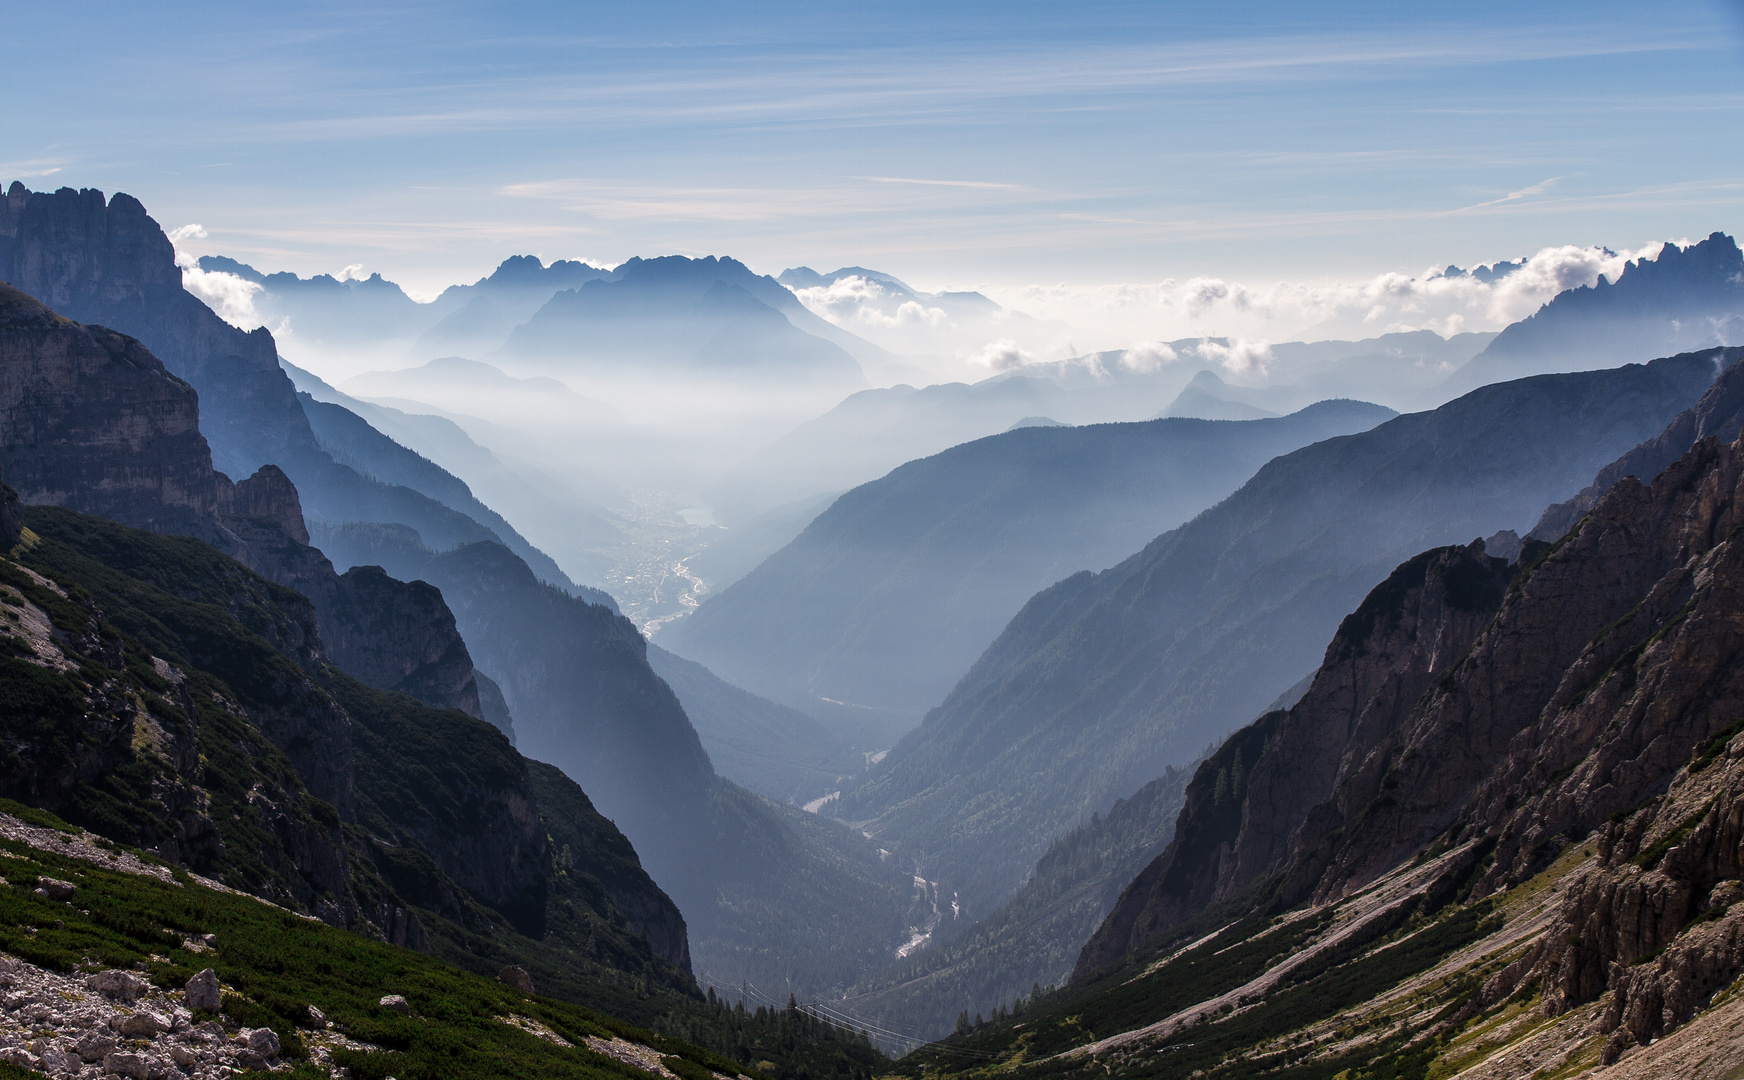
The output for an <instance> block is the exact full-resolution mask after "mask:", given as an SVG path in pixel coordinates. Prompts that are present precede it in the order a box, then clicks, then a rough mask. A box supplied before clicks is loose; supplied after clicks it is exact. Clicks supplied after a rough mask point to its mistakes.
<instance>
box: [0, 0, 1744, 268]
mask: <svg viewBox="0 0 1744 1080" xmlns="http://www.w3.org/2000/svg"><path fill="white" fill-rule="evenodd" d="M7 22H8V25H9V33H10V34H11V36H12V37H13V40H14V48H13V49H10V50H8V52H9V56H8V61H7V64H6V66H5V68H4V70H3V71H0V87H3V88H4V92H5V95H6V103H7V107H6V108H5V109H4V111H3V113H0V179H4V180H7V181H9V180H11V179H15V178H22V179H24V180H25V181H26V183H28V184H30V185H31V186H33V187H52V186H59V185H62V184H67V185H72V186H96V187H101V188H103V189H104V190H106V191H115V190H125V191H129V192H131V193H133V194H135V195H138V196H139V197H140V198H141V199H143V200H144V201H145V203H146V205H147V206H148V207H149V208H151V210H152V211H153V213H154V214H155V215H156V216H157V217H158V219H159V221H160V222H162V223H163V224H164V225H165V226H166V227H167V228H174V227H176V226H180V225H184V224H187V223H190V222H199V223H200V224H202V225H204V226H205V228H206V229H207V231H208V236H207V238H206V239H205V240H204V241H202V243H203V244H204V246H205V248H206V249H207V250H213V251H224V252H226V253H231V254H235V255H237V256H239V257H242V258H245V259H248V260H250V261H253V262H256V263H257V264H258V265H261V266H262V267H263V268H266V269H278V268H288V269H294V270H298V271H300V272H302V273H305V274H307V273H313V272H317V271H337V270H339V269H340V268H341V267H343V266H345V265H347V264H352V263H361V264H363V265H364V266H365V267H367V268H369V269H375V270H380V271H382V272H383V273H384V274H386V275H387V276H388V277H390V278H393V279H396V280H400V281H402V282H404V283H406V284H407V285H408V286H410V287H412V288H414V289H419V290H424V291H433V290H435V289H437V288H439V287H440V286H442V285H443V284H446V283H448V282H452V281H456V280H469V279H471V278H474V277H477V276H478V275H480V274H481V273H484V272H486V271H487V270H488V268H489V267H490V266H492V265H494V264H495V263H496V262H497V261H499V260H500V259H501V258H503V257H504V256H506V255H509V254H513V253H517V252H534V253H538V254H541V255H543V256H545V257H547V258H554V257H586V258H592V259H595V260H602V261H610V262H616V261H619V260H621V259H623V258H626V257H628V256H630V255H634V254H643V255H652V254H664V253H681V254H705V253H720V254H731V255H735V256H737V257H739V258H741V259H744V260H745V261H747V262H749V263H751V264H752V265H753V266H754V267H756V268H758V269H760V270H764V271H770V272H774V271H779V270H780V269H781V268H783V267H785V266H789V265H794V264H797V263H806V264H810V265H813V266H815V267H817V268H819V269H826V268H832V267H834V266H837V265H843V264H852V263H860V264H864V265H869V266H875V267H878V268H881V269H886V270H889V271H891V272H894V273H897V274H899V275H902V276H905V277H908V278H911V279H914V280H915V281H916V282H917V283H919V284H921V285H923V286H931V287H939V286H943V285H955V286H964V285H978V284H993V285H1005V286H1019V285H1024V284H1033V283H1055V282H1066V283H1071V284H1078V285H1093V284H1105V283H1111V282H1129V281H1155V280H1159V279H1163V278H1174V279H1182V278H1187V277H1191V276H1194V275H1218V276H1222V277H1226V278H1231V279H1236V278H1240V279H1245V280H1288V281H1314V280H1325V279H1334V278H1359V277H1367V276H1369V275H1373V274H1376V273H1379V272H1382V271H1386V270H1398V271H1404V272H1407V273H1414V272H1417V271H1419V270H1421V269H1422V268H1423V267H1425V266H1427V265H1430V264H1432V263H1437V262H1461V263H1475V262H1479V261H1491V260H1494V259H1498V258H1504V257H1509V256H1513V255H1517V254H1522V253H1526V252H1530V251H1533V250H1536V249H1538V248H1540V247H1543V246H1545V245H1551V244H1594V243H1598V244H1610V245H1612V246H1635V245H1639V244H1642V243H1644V242H1647V241H1650V240H1654V239H1664V238H1668V237H1680V236H1699V235H1705V234H1706V233H1707V232H1709V231H1711V230H1713V229H1725V230H1728V231H1735V230H1737V229H1738V228H1740V227H1744V213H1741V210H1744V138H1741V136H1744V123H1741V121H1744V77H1741V76H1744V8H1741V5H1740V4H1739V3H1737V2H1726V3H1719V2H1676V0H1673V2H1663V3H1657V4H1652V5H1645V4H1639V3H1631V4H1622V3H1608V2H1597V3H1593V2H1587V3H1578V4H1574V3H1538V4H1520V3H1508V4H1493V3H1481V2H1480V3H1466V4H1460V5H1451V4H1438V5H1415V4H1413V5H1404V4H1397V3H1391V4H1301V3H1289V4H1274V3H1257V4H1229V3H1224V4H1216V5H1211V4H1174V3H1152V4H1107V3H1078V4H1059V3H1048V4H1030V3H1000V4H968V5H950V4H940V3H929V4H914V3H881V4H878V5H843V4H836V5H822V4H815V3H814V4H791V5H782V4H737V5H729V4H719V3H712V4H698V5H670V4H668V5H651V4H649V5H626V4H617V5H612V6H609V7H608V6H605V5H595V4H512V5H511V4H467V5H449V4H441V3H425V4H416V5H413V4H398V3H357V4H346V5H324V4H307V5H295V6H294V10H292V9H290V8H288V7H287V8H283V9H281V7H280V6H269V5H261V4H234V3H227V4H222V5H220V4H204V3H185V4H175V5H169V4H147V5H138V4H131V5H121V4H81V3H60V4H35V5H24V6H20V7H17V8H15V9H13V10H11V11H9V12H8V15H7Z"/></svg>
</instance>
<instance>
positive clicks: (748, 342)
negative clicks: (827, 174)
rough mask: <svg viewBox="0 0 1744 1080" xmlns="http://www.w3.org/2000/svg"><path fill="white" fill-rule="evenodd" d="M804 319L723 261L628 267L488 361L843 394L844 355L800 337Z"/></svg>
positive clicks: (546, 315) (569, 298)
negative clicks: (775, 383)
mask: <svg viewBox="0 0 1744 1080" xmlns="http://www.w3.org/2000/svg"><path fill="white" fill-rule="evenodd" d="M794 308H797V309H799V311H800V312H803V313H804V316H802V318H801V321H806V320H805V318H804V317H805V316H809V317H810V319H811V320H813V321H815V322H817V323H821V322H822V320H817V319H816V318H815V316H810V313H809V312H804V309H803V308H801V307H800V305H799V303H798V301H797V300H795V299H794V298H793V294H792V293H790V292H788V291H787V290H786V289H784V288H782V287H781V286H780V285H778V284H777V283H776V282H775V280H774V279H773V278H769V277H759V276H758V275H756V274H753V273H752V272H751V271H750V270H749V269H747V268H746V267H745V265H744V264H743V263H740V262H738V261H736V260H733V259H720V258H713V257H710V258H706V259H686V258H682V257H680V256H676V255H673V256H667V257H664V258H659V259H631V260H629V261H628V262H626V263H624V264H623V265H622V266H619V267H618V268H617V269H616V270H615V271H613V273H612V278H611V280H609V281H604V280H600V281H589V282H586V283H584V284H583V285H582V286H581V287H580V288H577V289H571V290H567V291H565V292H561V293H558V294H557V295H556V296H554V297H552V299H551V301H550V302H549V303H547V304H546V305H545V306H544V307H542V308H540V309H539V311H538V312H537V313H536V314H535V315H534V316H533V318H532V319H531V320H529V321H528V322H527V323H526V324H525V325H523V326H520V327H518V328H516V330H515V331H514V333H513V334H511V335H510V337H509V341H508V344H506V345H505V346H504V347H503V349H502V350H501V352H500V353H499V354H498V355H500V356H501V357H503V358H504V359H505V360H506V361H512V362H513V363H514V364H515V365H516V366H517V367H520V368H527V367H537V368H542V369H543V370H549V371H563V372H574V373H577V374H581V373H587V374H592V375H596V376H599V375H610V376H615V377H623V376H630V375H638V374H639V375H642V376H644V377H646V376H652V375H659V374H662V373H685V374H687V375H688V376H691V377H705V378H714V379H729V380H753V381H766V380H770V379H779V380H782V381H783V382H787V383H793V382H799V383H820V384H833V385H842V386H848V387H852V386H854V385H857V384H858V385H864V375H863V374H862V373H861V371H860V367H859V364H858V363H857V362H856V361H855V360H854V358H853V356H851V355H850V354H849V353H847V352H846V351H845V350H843V349H842V348H841V347H840V346H839V345H836V344H834V343H832V342H830V341H827V340H825V339H824V338H822V337H820V336H817V335H815V334H812V333H808V332H807V331H805V330H802V329H800V328H799V327H798V326H796V325H794V322H793V321H790V319H789V315H788V314H787V313H786V311H785V310H784V309H794Z"/></svg>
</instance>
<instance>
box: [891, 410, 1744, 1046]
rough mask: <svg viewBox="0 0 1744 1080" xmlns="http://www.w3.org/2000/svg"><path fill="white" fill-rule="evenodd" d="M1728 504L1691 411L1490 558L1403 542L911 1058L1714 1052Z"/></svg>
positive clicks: (1742, 447) (1728, 664)
mask: <svg viewBox="0 0 1744 1080" xmlns="http://www.w3.org/2000/svg"><path fill="white" fill-rule="evenodd" d="M1712 404H1713V401H1711V400H1709V401H1704V402H1703V405H1704V406H1708V405H1712ZM1692 423H1695V424H1696V425H1697V426H1699V421H1698V418H1697V417H1694V416H1688V415H1686V416H1684V417H1680V418H1679V419H1678V421H1676V422H1674V424H1673V425H1672V426H1671V428H1670V429H1668V432H1667V434H1669V435H1670V436H1671V439H1670V440H1669V441H1673V442H1675V441H1680V440H1681V439H1682V438H1683V436H1682V435H1681V434H1680V433H1679V432H1680V431H1687V430H1688V428H1689V427H1690V426H1691V424H1692ZM1655 442H1660V443H1661V445H1662V446H1663V445H1665V442H1664V441H1661V440H1655ZM1631 456H1634V457H1635V458H1636V460H1637V461H1641V460H1644V459H1643V457H1642V456H1641V455H1631ZM1651 457H1652V455H1651V454H1649V455H1647V460H1650V459H1651ZM1619 464H1620V463H1619ZM1606 472H1607V473H1609V472H1612V469H1607V470H1606ZM1741 510H1744V441H1734V442H1732V443H1731V444H1726V443H1722V442H1721V441H1720V440H1719V439H1718V438H1716V437H1707V438H1701V439H1698V440H1696V441H1695V442H1694V443H1693V445H1691V446H1690V448H1689V450H1688V451H1687V452H1686V453H1685V454H1683V455H1682V456H1681V457H1678V458H1677V459H1675V460H1673V461H1672V462H1670V463H1669V464H1667V465H1666V466H1665V467H1664V469H1663V471H1661V472H1659V474H1658V475H1657V476H1656V477H1654V478H1652V480H1651V482H1650V483H1646V482H1643V478H1638V477H1636V476H1634V475H1625V476H1623V477H1621V478H1620V479H1618V480H1617V481H1616V482H1615V483H1614V484H1612V485H1611V486H1610V488H1609V489H1608V490H1606V491H1605V492H1604V494H1603V495H1602V496H1600V497H1599V498H1598V500H1597V502H1596V503H1594V504H1593V505H1592V506H1591V508H1590V509H1589V511H1588V512H1587V513H1586V514H1585V515H1584V516H1582V517H1581V518H1580V520H1579V521H1578V522H1577V523H1576V524H1575V526H1574V527H1573V528H1572V529H1570V530H1569V531H1568V532H1567V533H1565V534H1563V535H1562V536H1560V537H1559V538H1558V539H1557V540H1556V542H1555V543H1553V544H1550V543H1543V542H1539V541H1532V542H1529V543H1528V544H1527V545H1526V547H1525V548H1524V549H1523V550H1522V551H1521V553H1520V556H1519V558H1518V559H1516V560H1515V561H1513V562H1509V561H1508V560H1505V559H1502V558H1492V557H1491V556H1490V555H1489V553H1488V551H1487V550H1486V544H1485V543H1484V542H1483V541H1481V540H1478V541H1473V542H1471V543H1470V544H1466V545H1455V546H1449V547H1443V548H1437V549H1432V550H1430V551H1426V552H1423V553H1421V554H1419V555H1417V556H1416V557H1414V558H1411V559H1409V560H1407V561H1406V562H1405V563H1404V564H1402V565H1400V566H1399V567H1397V568H1396V569H1395V570H1394V571H1393V572H1392V574H1390V575H1389V576H1388V577H1387V579H1386V580H1385V581H1384V582H1382V583H1381V584H1380V585H1379V586H1378V587H1377V588H1375V589H1374V590H1373V591H1372V592H1370V593H1369V594H1368V596H1367V597H1366V598H1365V599H1364V600H1363V602H1362V604H1361V605H1360V606H1359V607H1357V609H1356V610H1355V611H1354V612H1353V613H1352V614H1351V615H1349V616H1348V617H1347V618H1345V619H1344V620H1343V622H1342V623H1341V624H1340V626H1339V628H1338V631H1337V632H1336V634H1335V635H1334V636H1333V637H1332V640H1331V643H1330V644H1329V645H1328V647H1327V649H1326V652H1325V655H1324V660H1323V662H1322V664H1321V666H1320V667H1319V669H1318V671H1317V672H1316V674H1315V676H1314V678H1313V680H1312V685H1311V686H1310V688H1309V689H1308V691H1307V693H1306V694H1305V695H1304V696H1303V697H1302V699H1301V700H1300V701H1299V702H1298V703H1297V704H1296V705H1294V706H1293V707H1291V708H1289V709H1288V710H1276V711H1270V712H1267V713H1266V714H1265V715H1262V716H1261V717H1260V718H1259V719H1258V720H1256V721H1254V722H1253V723H1252V724H1249V725H1248V726H1246V727H1244V728H1242V729H1241V730H1239V731H1237V732H1236V733H1235V734H1234V735H1232V736H1231V737H1230V738H1229V739H1228V740H1226V741H1225V742H1224V743H1223V745H1222V746H1221V747H1219V748H1218V749H1217V750H1216V751H1215V752H1214V753H1213V754H1212V755H1210V757H1209V758H1208V759H1207V760H1206V761H1205V762H1204V763H1203V764H1202V765H1201V766H1200V767H1199V768H1198V769H1197V770H1196V771H1195V774H1194V777H1193V779H1192V781H1191V782H1190V783H1189V784H1188V785H1187V791H1186V803H1185V807H1184V809H1183V810H1182V812H1181V815H1180V818H1179V820H1178V822H1177V827H1176V830H1175V837H1174V840H1173V841H1172V842H1171V843H1170V844H1169V846H1168V848H1167V849H1166V850H1165V851H1164V852H1163V854H1162V855H1160V856H1159V857H1158V858H1157V859H1156V860H1154V861H1153V862H1152V863H1151V864H1150V865H1149V866H1147V867H1146V869H1145V870H1144V872H1142V873H1141V874H1140V875H1139V876H1138V877H1137V878H1136V879H1135V880H1134V881H1133V883H1132V884H1131V885H1130V886H1129V887H1128V888H1127V890H1126V891H1125V892H1124V893H1123V894H1122V896H1121V898H1120V900H1119V901H1118V902H1117V904H1116V905H1115V908H1114V910H1113V912H1112V913H1111V914H1110V916H1109V918H1108V919H1107V920H1106V921H1105V922H1104V923H1103V925H1102V926H1101V928H1099V930H1098V931H1097V933H1096V935H1095V937H1094V938H1093V939H1092V940H1091V942H1090V943H1089V945H1088V946H1087V947H1086V948H1085V950H1084V952H1083V954H1082V957H1081V959H1080V963H1079V965H1078V968H1077V970H1076V972H1075V975H1074V980H1073V985H1072V986H1071V987H1069V988H1068V989H1067V990H1066V991H1064V992H1063V993H1060V994H1056V995H1054V996H1053V997H1052V998H1051V999H1048V1000H1044V1001H1043V1002H1041V1003H1039V1005H1040V1007H1039V1008H1038V1009H1037V1010H1036V1011H1035V1014H1033V1015H1032V1014H1030V1013H1028V1012H1026V1013H1025V1015H1023V1016H1022V1018H1021V1023H1017V1024H1007V1023H1004V1022H1003V1020H1004V1018H1003V1017H1000V1021H1001V1022H1000V1023H998V1024H997V1025H996V1027H995V1029H994V1030H993V1031H991V1032H989V1033H988V1035H987V1036H985V1037H979V1038H973V1039H959V1040H956V1042H957V1045H954V1046H951V1047H948V1048H947V1053H946V1054H940V1055H937V1056H936V1057H935V1058H934V1061H936V1062H937V1063H938V1064H937V1066H935V1067H934V1068H937V1071H939V1072H942V1073H944V1074H946V1075H949V1074H951V1073H960V1074H964V1075H966V1074H967V1073H968V1071H969V1070H967V1069H963V1068H962V1067H961V1066H960V1065H953V1064H951V1062H952V1061H956V1062H962V1061H964V1060H968V1061H971V1062H973V1067H974V1069H975V1071H976V1072H977V1073H982V1072H984V1071H985V1070H987V1069H988V1068H989V1067H990V1064H991V1065H992V1067H998V1066H999V1065H1001V1064H1004V1063H1006V1062H1010V1063H1011V1064H1012V1065H1015V1066H1017V1067H1018V1068H1022V1065H1020V1064H1019V1062H1022V1063H1025V1064H1027V1063H1033V1062H1036V1061H1037V1059H1038V1058H1039V1059H1041V1060H1043V1061H1047V1062H1048V1065H1047V1066H1044V1068H1047V1069H1048V1073H1049V1075H1054V1076H1074V1075H1076V1076H1086V1077H1089V1076H1106V1075H1108V1074H1109V1073H1110V1072H1114V1073H1115V1074H1116V1075H1121V1074H1123V1073H1127V1070H1129V1069H1130V1070H1131V1072H1134V1073H1138V1074H1139V1075H1156V1076H1199V1077H1208V1078H1212V1080H1235V1078H1237V1077H1253V1076H1285V1075H1302V1074H1303V1073H1302V1072H1301V1069H1300V1066H1301V1065H1302V1064H1303V1063H1304V1062H1309V1063H1313V1064H1314V1065H1315V1066H1316V1067H1317V1068H1318V1069H1319V1070H1320V1075H1332V1070H1333V1069H1335V1068H1336V1069H1338V1070H1339V1074H1340V1075H1347V1076H1377V1077H1378V1076H1389V1075H1390V1076H1398V1075H1401V1074H1407V1075H1416V1076H1452V1075H1455V1074H1456V1073H1457V1074H1459V1075H1467V1076H1484V1077H1494V1078H1496V1080H1514V1078H1525V1077H1528V1076H1542V1075H1545V1072H1546V1066H1551V1067H1554V1068H1556V1069H1557V1070H1558V1071H1561V1072H1564V1073H1565V1074H1566V1075H1571V1076H1572V1075H1576V1074H1579V1075H1594V1074H1599V1075H1605V1076H1622V1077H1627V1078H1630V1080H1649V1078H1651V1080H1657V1078H1659V1077H1669V1076H1678V1077H1685V1076H1689V1077H1705V1078H1709V1080H1722V1078H1723V1077H1725V1076H1727V1075H1729V1072H1731V1071H1735V1070H1736V1063H1737V1061H1738V1060H1739V1057H1738V1054H1737V1049H1738V1046H1739V1045H1740V1043H1739V1030H1740V1024H1741V1023H1744V1009H1740V1008H1738V1007H1737V1005H1736V1004H1735V1003H1734V1002H1733V1000H1732V999H1733V996H1734V993H1735V990H1734V989H1733V988H1735V987H1736V986H1737V980H1738V979H1739V977H1740V975H1741V974H1744V909H1741V908H1740V907H1739V902H1740V901H1741V900H1744V884H1741V880H1744V723H1741V722H1740V721H1739V720H1738V704H1739V701H1740V700H1744V666H1741V665H1740V664H1739V662H1738V661H1739V657H1740V656H1741V655H1744V622H1741V621H1740V619H1739V613H1740V611H1741V610H1744V552H1741V551H1740V550H1739V548H1738V547H1737V545H1738V543H1739V529H1738V523H1739V519H1740V513H1741ZM1426 1003H1427V1004H1428V1006H1429V1007H1427V1008H1426V1007H1425V1004H1426ZM1032 1004H1037V1003H1033V1002H1032ZM1728 1005H1731V1006H1732V1007H1731V1008H1727V1006H1728ZM965 1050H967V1051H968V1053H964V1051H965ZM952 1051H954V1053H951V1052H952ZM1063 1051H1071V1052H1070V1053H1062V1052H1063ZM947 1054H948V1055H949V1056H947ZM1019 1054H1021V1055H1022V1057H1021V1058H1018V1057H1017V1055H1019ZM971 1055H973V1056H971ZM1056 1055H1057V1056H1056ZM1157 1062H1164V1063H1166V1064H1165V1065H1163V1066H1162V1067H1160V1068H1159V1067H1158V1065H1156V1064H1153V1063H1157ZM1138 1063H1142V1064H1138ZM928 1064H931V1063H928ZM1032 1067H1033V1066H1032ZM934 1068H927V1069H926V1070H925V1071H926V1072H927V1073H929V1074H930V1073H932V1072H933V1071H934ZM1406 1068H1408V1069H1409V1070H1410V1071H1409V1073H1406V1071H1405V1070H1406ZM1141 1070H1142V1071H1141ZM916 1072H917V1073H918V1072H921V1069H920V1068H919V1067H917V1068H916Z"/></svg>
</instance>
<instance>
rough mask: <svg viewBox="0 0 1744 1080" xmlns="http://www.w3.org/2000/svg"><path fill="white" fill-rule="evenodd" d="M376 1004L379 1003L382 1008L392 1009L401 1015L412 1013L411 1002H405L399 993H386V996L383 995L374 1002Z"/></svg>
mask: <svg viewBox="0 0 1744 1080" xmlns="http://www.w3.org/2000/svg"><path fill="white" fill-rule="evenodd" d="M376 1004H377V1005H380V1006H381V1007H382V1008H384V1009H392V1010H393V1011H394V1012H397V1013H399V1014H400V1015H401V1016H410V1015H412V1006H411V1004H410V1003H409V1002H407V1001H406V999H405V998H404V997H402V996H400V995H399V994H388V995H387V996H385V997H383V998H382V999H381V1000H380V1001H378V1002H376Z"/></svg>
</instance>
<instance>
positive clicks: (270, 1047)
mask: <svg viewBox="0 0 1744 1080" xmlns="http://www.w3.org/2000/svg"><path fill="white" fill-rule="evenodd" d="M236 1037H237V1038H238V1039H240V1040H241V1041H242V1043H243V1044H244V1045H245V1046H247V1047H248V1052H249V1053H251V1054H256V1055H258V1056H260V1057H263V1058H271V1057H278V1056H279V1037H278V1034H277V1033H276V1032H275V1031H273V1029H272V1028H243V1029H242V1030H241V1031H239V1032H237V1033H236Z"/></svg>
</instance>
